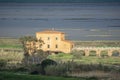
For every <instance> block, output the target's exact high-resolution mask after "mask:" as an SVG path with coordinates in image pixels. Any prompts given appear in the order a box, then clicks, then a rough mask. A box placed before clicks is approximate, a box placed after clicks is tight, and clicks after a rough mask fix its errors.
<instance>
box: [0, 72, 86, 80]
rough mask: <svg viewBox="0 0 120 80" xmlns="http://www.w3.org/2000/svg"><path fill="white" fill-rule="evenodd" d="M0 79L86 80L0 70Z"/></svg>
mask: <svg viewBox="0 0 120 80" xmlns="http://www.w3.org/2000/svg"><path fill="white" fill-rule="evenodd" d="M0 80H86V79H83V78H81V79H78V78H64V77H53V76H42V75H28V74H17V73H7V72H0Z"/></svg>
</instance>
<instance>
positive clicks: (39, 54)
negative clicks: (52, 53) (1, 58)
mask: <svg viewBox="0 0 120 80" xmlns="http://www.w3.org/2000/svg"><path fill="white" fill-rule="evenodd" d="M48 55H49V54H48V53H47V52H44V51H43V50H37V51H36V53H34V54H32V55H25V57H24V59H23V63H24V64H25V65H30V64H40V63H41V62H42V61H43V60H45V59H46V58H47V56H48Z"/></svg>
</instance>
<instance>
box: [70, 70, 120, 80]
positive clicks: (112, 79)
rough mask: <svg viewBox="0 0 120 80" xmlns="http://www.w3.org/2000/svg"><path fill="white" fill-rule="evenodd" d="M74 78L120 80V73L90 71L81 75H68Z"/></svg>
mask: <svg viewBox="0 0 120 80" xmlns="http://www.w3.org/2000/svg"><path fill="white" fill-rule="evenodd" d="M68 75H69V76H72V77H87V78H90V77H96V78H98V80H120V73H110V72H103V71H90V72H81V73H74V72H73V73H68Z"/></svg>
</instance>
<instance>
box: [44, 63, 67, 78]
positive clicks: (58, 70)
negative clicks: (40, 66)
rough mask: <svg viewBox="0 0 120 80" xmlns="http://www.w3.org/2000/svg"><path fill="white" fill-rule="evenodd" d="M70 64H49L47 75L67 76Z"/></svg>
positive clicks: (46, 69) (46, 70)
mask: <svg viewBox="0 0 120 80" xmlns="http://www.w3.org/2000/svg"><path fill="white" fill-rule="evenodd" d="M67 68H68V66H66V65H63V64H57V65H49V66H47V67H46V68H45V72H46V75H52V76H66V75H67V74H66V72H67V71H68V69H67Z"/></svg>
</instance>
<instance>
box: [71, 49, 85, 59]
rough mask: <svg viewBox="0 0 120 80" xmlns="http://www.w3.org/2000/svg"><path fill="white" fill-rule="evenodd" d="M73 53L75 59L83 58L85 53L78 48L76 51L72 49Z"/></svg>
mask: <svg viewBox="0 0 120 80" xmlns="http://www.w3.org/2000/svg"><path fill="white" fill-rule="evenodd" d="M71 54H72V55H73V58H75V59H81V58H82V56H83V55H84V52H82V51H78V50H74V51H72V53H71Z"/></svg>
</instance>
